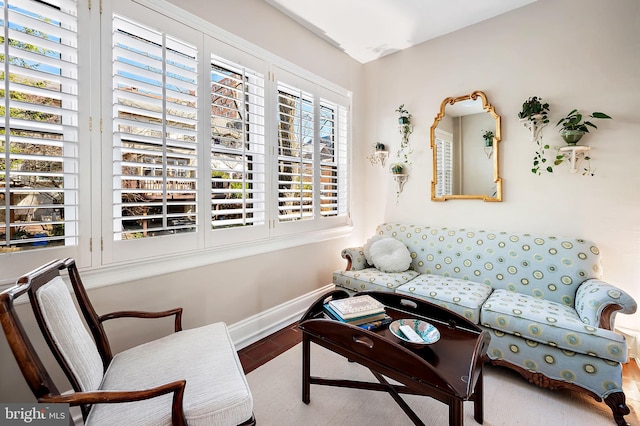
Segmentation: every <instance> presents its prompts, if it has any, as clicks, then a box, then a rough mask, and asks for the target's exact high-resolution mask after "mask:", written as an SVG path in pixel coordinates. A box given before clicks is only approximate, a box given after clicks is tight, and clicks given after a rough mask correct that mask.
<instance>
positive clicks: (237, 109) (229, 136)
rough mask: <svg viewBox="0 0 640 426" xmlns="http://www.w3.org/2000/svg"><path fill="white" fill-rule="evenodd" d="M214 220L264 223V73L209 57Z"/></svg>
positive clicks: (236, 223)
mask: <svg viewBox="0 0 640 426" xmlns="http://www.w3.org/2000/svg"><path fill="white" fill-rule="evenodd" d="M210 84H211V226H212V228H213V229H219V228H229V227H241V226H256V225H264V224H265V222H266V200H265V189H266V169H265V167H266V151H265V125H264V118H265V117H264V77H263V76H262V75H261V74H259V73H257V72H255V71H252V70H250V69H247V68H244V67H241V66H239V65H234V64H231V63H230V62H227V61H225V60H223V59H221V58H219V57H217V56H212V58H211V83H210Z"/></svg>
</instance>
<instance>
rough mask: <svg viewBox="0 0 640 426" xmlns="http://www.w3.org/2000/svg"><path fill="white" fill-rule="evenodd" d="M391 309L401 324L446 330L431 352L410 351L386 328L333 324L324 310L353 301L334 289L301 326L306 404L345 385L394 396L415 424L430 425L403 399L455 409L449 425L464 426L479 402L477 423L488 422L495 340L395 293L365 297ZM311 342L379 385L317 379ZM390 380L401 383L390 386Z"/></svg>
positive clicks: (449, 314) (438, 310) (453, 316)
mask: <svg viewBox="0 0 640 426" xmlns="http://www.w3.org/2000/svg"><path fill="white" fill-rule="evenodd" d="M360 294H368V295H370V296H372V297H374V298H375V299H377V300H378V301H380V302H382V303H383V304H384V305H385V307H386V313H387V315H389V316H390V317H392V318H393V319H394V320H395V319H401V318H416V319H421V320H423V321H427V322H430V323H431V324H433V325H434V326H436V328H437V329H438V330H439V331H440V336H441V337H440V340H438V341H437V342H435V343H433V344H431V345H427V346H425V347H422V348H419V349H414V348H412V347H408V346H406V345H405V344H404V342H402V341H401V340H400V339H398V338H397V337H396V336H394V335H393V334H392V333H391V332H390V331H389V329H388V327H383V328H381V329H378V330H373V331H367V330H364V329H362V328H360V327H357V326H353V325H349V324H345V323H341V322H339V321H335V320H331V319H327V318H326V317H325V316H324V314H323V310H322V305H323V304H324V303H325V302H327V301H328V300H331V298H334V299H342V298H345V297H349V294H348V293H347V292H345V291H343V290H333V291H330V292H328V293H326V294H325V295H324V296H322V297H320V298H319V299H318V300H316V301H315V302H314V303H313V304H312V305H311V307H310V308H309V309H308V310H307V312H306V313H305V314H304V315H303V316H302V318H301V319H300V322H299V323H298V326H299V328H300V329H301V330H302V401H303V402H304V403H305V404H308V403H309V402H310V400H311V399H310V396H311V385H312V384H315V385H326V386H339V387H347V388H357V389H367V390H375V391H385V392H388V393H389V394H390V395H391V396H392V397H393V399H394V400H395V401H396V402H397V403H398V405H399V406H400V407H401V408H402V410H403V411H404V412H405V413H406V414H407V415H408V416H409V418H411V420H412V421H413V423H414V424H416V425H423V424H424V423H423V422H422V421H421V420H420V418H419V417H418V416H417V415H416V414H415V412H414V411H413V410H412V409H411V408H410V407H409V406H408V405H407V403H406V402H405V401H404V400H403V399H402V397H401V396H400V394H413V395H424V396H430V397H432V398H435V399H436V400H438V401H440V402H443V403H445V404H447V405H448V406H449V424H450V425H462V424H463V406H462V404H463V402H464V401H473V403H474V419H475V420H476V421H477V422H478V423H482V421H483V406H482V365H483V363H484V361H485V360H486V352H487V347H488V345H489V339H490V336H489V334H488V333H487V332H486V331H483V330H482V329H481V328H480V327H478V326H477V325H475V324H473V323H472V322H470V321H468V320H467V319H465V318H464V317H461V316H460V315H457V314H455V313H453V312H451V311H449V310H447V309H444V308H442V307H440V306H437V305H434V304H432V303H429V302H426V301H423V300H420V299H416V298H414V297H409V296H405V295H401V294H395V293H385V292H364V293H360ZM311 342H313V343H315V344H317V345H320V346H322V347H324V348H327V349H329V350H331V351H332V352H335V353H337V354H339V355H342V356H344V357H346V358H347V359H348V360H350V361H353V362H356V363H358V364H361V365H363V366H365V367H367V368H369V369H370V370H371V372H372V373H373V375H374V376H375V377H376V379H377V380H378V382H379V383H370V382H361V381H354V380H340V379H328V378H321V377H314V376H311ZM387 378H390V379H393V380H395V381H397V382H399V383H401V384H400V385H398V384H393V383H390V382H389V381H388V380H387Z"/></svg>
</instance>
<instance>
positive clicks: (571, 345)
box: [480, 289, 627, 362]
mask: <svg viewBox="0 0 640 426" xmlns="http://www.w3.org/2000/svg"><path fill="white" fill-rule="evenodd" d="M480 321H481V324H482V325H483V326H485V327H489V328H493V329H495V330H500V331H502V332H504V333H509V334H513V335H516V336H520V337H524V338H525V339H529V340H532V341H534V342H539V343H544V344H548V345H550V346H555V347H558V348H561V349H565V350H569V351H573V352H578V353H582V354H586V355H593V356H597V357H600V358H604V359H608V360H610V361H620V362H624V361H626V360H627V344H626V341H625V339H624V337H623V336H621V335H619V334H617V333H615V332H613V331H610V330H605V329H602V328H596V327H593V326H591V325H588V324H584V323H583V322H582V321H580V318H579V317H578V313H577V312H576V310H575V309H574V308H571V307H569V306H565V305H562V304H560V303H556V302H551V301H548V300H540V299H537V298H535V297H533V296H529V295H526V294H520V293H515V292H511V291H507V290H504V289H498V290H495V291H494V292H493V294H491V296H489V298H488V299H487V301H486V302H485V304H484V305H483V306H482V309H481V312H480Z"/></svg>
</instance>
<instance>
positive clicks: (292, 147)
mask: <svg viewBox="0 0 640 426" xmlns="http://www.w3.org/2000/svg"><path fill="white" fill-rule="evenodd" d="M314 115H315V109H314V97H313V95H312V94H310V93H308V92H304V91H302V90H300V89H297V88H295V87H293V86H289V85H286V84H284V83H278V220H279V221H280V222H288V221H297V220H307V219H313V217H314V214H315V211H314V208H315V202H314V161H315V144H316V139H315V138H316V136H315V131H314V129H315V127H314V126H315V117H314Z"/></svg>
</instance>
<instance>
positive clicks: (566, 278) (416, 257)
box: [333, 223, 636, 424]
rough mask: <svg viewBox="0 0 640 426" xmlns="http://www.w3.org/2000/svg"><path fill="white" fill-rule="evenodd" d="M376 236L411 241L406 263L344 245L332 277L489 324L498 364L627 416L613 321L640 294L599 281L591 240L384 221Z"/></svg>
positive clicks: (622, 346) (622, 357)
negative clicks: (379, 259) (386, 263)
mask: <svg viewBox="0 0 640 426" xmlns="http://www.w3.org/2000/svg"><path fill="white" fill-rule="evenodd" d="M376 235H379V236H382V237H392V238H395V239H397V240H399V241H401V242H402V243H404V245H406V247H407V248H408V252H409V254H410V256H411V266H410V267H409V269H408V270H406V271H402V272H382V271H380V270H378V269H376V268H375V267H373V266H371V265H370V264H369V263H368V261H367V259H366V258H365V254H364V253H365V250H364V247H352V248H346V249H344V250H343V251H342V257H343V258H345V259H346V260H347V268H346V270H340V271H335V272H334V273H333V283H334V284H335V285H336V286H338V287H341V288H345V289H347V290H350V291H353V292H359V291H369V290H376V291H389V292H396V293H402V294H407V295H411V296H414V297H419V298H422V299H425V300H427V301H429V302H433V303H436V304H438V305H441V306H444V307H446V308H448V309H450V310H452V311H454V312H456V313H458V314H460V315H462V316H464V317H466V318H468V319H470V320H472V321H474V322H476V323H478V324H480V325H481V326H482V327H483V328H485V329H486V330H489V332H490V334H491V343H490V346H489V351H488V356H489V358H490V361H491V362H492V363H493V364H496V365H503V366H507V367H509V368H512V369H514V370H516V371H518V372H519V373H520V374H522V375H523V376H524V377H526V378H527V379H528V380H529V381H530V382H532V383H535V384H536V385H539V386H542V387H547V388H551V389H560V388H565V389H571V390H576V391H580V392H586V393H587V394H589V395H591V396H592V397H594V398H595V399H596V400H598V401H601V400H602V399H604V400H605V402H606V403H607V405H609V407H610V408H611V410H612V411H613V415H614V419H615V421H616V422H617V423H618V424H626V422H625V420H624V418H623V416H624V415H626V414H628V413H629V409H628V407H627V405H626V402H625V395H624V393H623V390H622V363H624V362H626V361H627V357H628V355H627V344H626V341H625V339H624V337H623V336H622V335H620V334H618V333H616V332H614V331H613V324H614V318H615V315H616V313H617V312H622V313H626V314H632V313H634V312H635V310H636V302H635V301H634V300H633V299H632V298H631V297H630V296H629V295H628V294H626V293H625V292H624V291H622V290H620V289H618V288H616V287H614V286H612V285H610V284H607V283H605V282H603V281H601V278H602V270H601V265H600V252H599V250H598V248H597V247H596V246H595V245H594V244H593V243H592V242H590V241H586V240H583V239H578V238H565V237H553V236H538V235H530V234H519V233H507V232H492V231H483V230H471V229H448V228H436V227H430V226H420V225H410V224H388V223H385V224H382V225H380V226H378V228H377V229H376ZM375 238H379V237H375ZM370 241H371V240H370Z"/></svg>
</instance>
